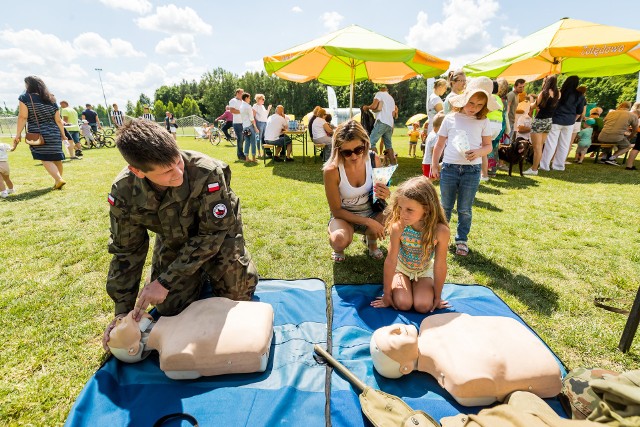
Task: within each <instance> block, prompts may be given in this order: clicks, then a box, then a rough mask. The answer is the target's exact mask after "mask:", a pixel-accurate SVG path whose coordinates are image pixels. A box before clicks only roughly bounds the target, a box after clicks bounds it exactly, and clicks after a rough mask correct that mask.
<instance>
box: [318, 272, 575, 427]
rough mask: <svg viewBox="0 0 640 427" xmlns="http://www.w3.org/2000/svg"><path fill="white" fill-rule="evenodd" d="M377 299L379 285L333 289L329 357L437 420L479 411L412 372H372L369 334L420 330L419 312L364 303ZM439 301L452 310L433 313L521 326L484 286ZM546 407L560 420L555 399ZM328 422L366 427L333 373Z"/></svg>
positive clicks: (456, 289)
mask: <svg viewBox="0 0 640 427" xmlns="http://www.w3.org/2000/svg"><path fill="white" fill-rule="evenodd" d="M379 295H382V286H380V285H336V286H334V287H333V290H332V293H331V298H332V304H333V325H332V336H333V339H332V340H333V355H334V357H335V358H336V359H338V360H339V361H340V362H342V363H343V364H344V365H345V366H346V367H347V368H348V369H349V370H351V371H352V372H353V373H354V374H355V375H356V376H358V377H359V378H360V379H361V380H362V381H364V382H365V383H366V384H368V385H370V386H371V387H373V388H376V389H380V390H382V391H384V392H387V393H390V394H393V395H395V396H399V397H402V398H403V399H404V401H405V402H407V404H409V406H411V407H412V408H413V409H421V410H423V411H425V412H427V413H429V414H430V415H431V416H432V417H433V418H435V419H437V420H440V419H441V418H442V417H445V416H451V415H457V414H458V413H477V412H479V411H480V410H481V409H482V408H481V407H464V406H461V405H459V404H458V403H457V402H455V400H453V398H452V397H451V396H450V395H449V394H448V393H447V392H446V391H445V390H444V389H442V388H441V387H440V386H439V385H438V383H437V382H436V380H435V379H434V378H433V377H431V376H430V375H429V374H426V373H423V372H413V373H411V374H409V375H407V376H405V377H403V378H400V379H387V378H384V377H381V376H379V375H378V374H377V373H374V369H373V365H372V363H371V357H370V353H369V342H370V340H371V334H372V333H373V331H374V330H376V329H378V328H380V327H382V326H387V325H391V324H393V323H404V324H413V325H415V326H416V327H418V328H419V327H420V323H421V322H422V320H423V319H424V317H425V315H424V314H419V313H416V312H399V311H396V310H393V309H390V308H386V309H376V308H373V307H371V306H370V305H369V304H370V303H371V301H372V300H373V299H375V297H377V296H379ZM443 299H446V300H448V301H449V302H450V303H451V304H452V306H453V307H452V308H451V309H446V310H438V311H436V312H435V313H444V312H458V313H467V314H470V315H473V316H505V317H511V318H514V319H516V320H518V321H520V322H521V323H523V324H525V323H524V322H523V321H522V319H520V318H519V317H518V316H517V315H516V314H515V313H514V312H513V311H511V309H510V308H509V307H508V306H507V305H506V304H505V303H504V302H503V301H502V300H501V299H500V298H499V297H498V296H497V295H496V294H495V293H493V291H491V290H490V289H488V288H486V287H483V286H478V285H453V284H446V285H445V287H444V290H443ZM525 326H526V324H525ZM527 327H528V326H527ZM532 332H533V331H532ZM533 333H534V334H535V332H533ZM461 351H464V349H461ZM550 351H551V350H550ZM556 359H557V360H558V364H559V366H560V370H561V372H562V375H563V376H564V375H565V374H566V370H565V368H564V366H563V364H562V363H561V361H560V360H559V359H558V358H557V357H556ZM547 403H549V404H550V405H551V406H552V407H553V408H554V410H555V411H556V412H558V413H559V414H560V415H561V416H563V417H566V415H565V414H564V412H563V411H562V409H561V407H560V404H559V401H558V400H557V399H547ZM331 421H332V424H333V426H335V427H337V426H349V427H351V426H363V425H370V424H369V423H368V421H366V420H365V419H364V416H363V415H362V412H361V410H360V402H359V401H358V393H357V392H356V390H354V388H353V387H352V386H351V384H350V383H348V382H347V381H346V380H345V379H343V378H342V377H341V376H339V375H338V374H336V373H335V372H334V374H333V375H332V377H331Z"/></svg>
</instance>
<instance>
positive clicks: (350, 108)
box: [349, 60, 356, 119]
mask: <svg viewBox="0 0 640 427" xmlns="http://www.w3.org/2000/svg"><path fill="white" fill-rule="evenodd" d="M355 79H356V65H355V64H354V62H353V60H351V88H350V89H349V118H350V119H352V118H353V86H354V80H355Z"/></svg>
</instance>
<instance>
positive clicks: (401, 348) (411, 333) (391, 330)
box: [369, 324, 418, 378]
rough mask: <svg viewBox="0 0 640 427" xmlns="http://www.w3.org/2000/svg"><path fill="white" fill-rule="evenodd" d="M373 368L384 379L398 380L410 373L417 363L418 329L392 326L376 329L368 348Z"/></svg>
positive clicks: (411, 326)
mask: <svg viewBox="0 0 640 427" xmlns="http://www.w3.org/2000/svg"><path fill="white" fill-rule="evenodd" d="M369 349H370V351H371V360H372V361H373V366H374V367H375V368H376V371H378V373H379V374H380V375H382V376H383V377H386V378H400V377H401V376H402V375H406V374H408V373H410V372H412V371H413V370H414V369H415V368H416V363H417V362H418V329H417V328H416V327H415V326H413V325H402V324H394V325H391V326H385V327H383V328H380V329H377V330H376V331H375V332H374V333H373V335H372V336H371V343H370V346H369Z"/></svg>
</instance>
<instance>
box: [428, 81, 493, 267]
mask: <svg viewBox="0 0 640 427" xmlns="http://www.w3.org/2000/svg"><path fill="white" fill-rule="evenodd" d="M491 92H493V82H492V81H491V79H489V78H488V77H478V78H475V79H472V80H470V83H469V84H468V85H467V88H466V89H465V91H464V92H463V93H462V94H460V95H457V96H453V97H451V99H450V101H451V106H452V112H453V114H448V115H447V116H446V117H445V119H444V120H443V122H442V125H441V126H440V131H439V132H438V142H437V143H436V146H435V148H434V149H433V156H432V160H431V162H432V164H431V177H432V178H434V179H437V178H440V194H441V199H442V207H443V208H444V212H445V214H446V216H447V221H449V220H451V212H452V211H453V205H454V204H455V202H456V200H457V201H458V206H457V210H458V228H457V231H456V240H455V242H456V255H460V256H466V255H467V254H468V253H469V247H468V246H467V236H468V234H469V230H470V229H471V207H472V205H473V201H474V199H475V197H476V191H477V190H478V184H479V183H480V169H481V166H482V156H486V155H487V154H489V153H490V152H491V138H492V135H493V130H492V129H491V125H490V123H489V119H487V113H488V112H489V111H493V110H496V109H498V108H499V106H498V103H497V102H496V100H495V99H494V98H493V96H491ZM447 141H448V142H447ZM445 146H446V147H445ZM443 150H444V159H443V163H442V168H440V164H439V159H440V155H441V154H442V152H443Z"/></svg>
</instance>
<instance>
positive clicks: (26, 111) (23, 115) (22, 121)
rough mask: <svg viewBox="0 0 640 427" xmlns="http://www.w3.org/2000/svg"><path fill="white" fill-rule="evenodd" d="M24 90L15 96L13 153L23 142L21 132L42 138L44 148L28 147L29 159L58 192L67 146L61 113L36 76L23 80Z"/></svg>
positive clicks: (61, 183) (41, 146) (39, 146)
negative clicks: (29, 150)
mask: <svg viewBox="0 0 640 427" xmlns="http://www.w3.org/2000/svg"><path fill="white" fill-rule="evenodd" d="M24 83H25V86H26V91H25V92H24V93H23V94H22V95H20V96H19V97H18V100H19V101H20V105H19V107H18V108H19V112H18V128H17V130H16V137H15V138H14V139H13V148H12V151H13V150H15V149H16V147H17V146H18V143H20V141H21V139H22V131H23V130H24V129H25V125H26V128H27V129H28V132H35V133H39V134H40V135H42V137H43V138H44V145H37V146H33V145H31V146H30V147H29V148H31V156H32V157H33V159H34V160H40V161H41V162H42V165H43V166H44V168H45V169H46V171H47V172H49V175H51V177H52V178H53V180H54V185H53V188H55V189H56V190H59V189H61V188H62V187H63V186H64V185H65V184H66V182H65V181H64V180H63V179H62V161H63V160H64V158H65V157H64V153H63V151H62V141H65V143H68V141H67V137H66V136H65V134H64V126H63V124H62V120H61V119H60V110H59V109H58V105H57V104H56V99H55V98H54V97H53V95H51V93H49V90H48V89H47V86H46V85H45V84H44V82H43V81H42V79H40V78H39V77H35V76H28V77H25V79H24Z"/></svg>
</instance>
